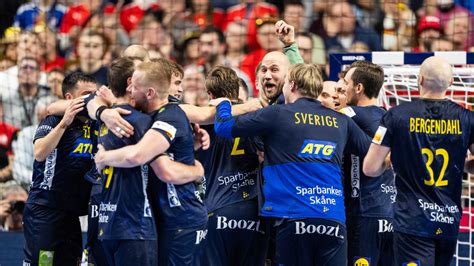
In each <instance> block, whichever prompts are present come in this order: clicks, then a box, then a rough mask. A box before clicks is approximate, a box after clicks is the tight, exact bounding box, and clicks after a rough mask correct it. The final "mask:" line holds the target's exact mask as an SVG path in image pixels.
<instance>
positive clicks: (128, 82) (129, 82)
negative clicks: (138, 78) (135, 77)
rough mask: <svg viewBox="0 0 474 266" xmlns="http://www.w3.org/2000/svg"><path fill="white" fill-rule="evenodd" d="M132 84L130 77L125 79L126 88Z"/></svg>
mask: <svg viewBox="0 0 474 266" xmlns="http://www.w3.org/2000/svg"><path fill="white" fill-rule="evenodd" d="M130 84H132V77H128V78H127V86H130Z"/></svg>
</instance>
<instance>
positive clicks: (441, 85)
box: [24, 21, 474, 266]
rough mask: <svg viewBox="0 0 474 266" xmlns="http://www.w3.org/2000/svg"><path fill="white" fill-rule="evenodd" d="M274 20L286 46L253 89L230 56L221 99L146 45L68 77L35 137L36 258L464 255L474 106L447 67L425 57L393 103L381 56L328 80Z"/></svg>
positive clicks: (278, 259) (150, 261) (213, 85)
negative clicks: (190, 98) (190, 99)
mask: <svg viewBox="0 0 474 266" xmlns="http://www.w3.org/2000/svg"><path fill="white" fill-rule="evenodd" d="M275 27H276V34H277V35H278V36H279V38H280V40H281V41H282V42H283V43H284V44H285V48H284V49H283V52H270V53H268V54H266V55H265V57H264V58H263V60H262V62H261V63H260V65H259V67H258V68H257V71H256V74H257V84H256V85H257V87H259V90H260V94H261V96H260V98H259V99H254V100H251V101H249V102H246V103H240V101H239V97H238V96H239V78H238V76H237V74H236V73H235V71H234V70H232V69H231V68H228V67H223V66H218V67H215V68H214V69H212V70H211V71H210V72H209V73H208V75H207V77H206V80H205V88H206V90H207V92H208V94H209V96H210V98H211V99H213V100H212V101H211V102H212V105H213V106H209V107H196V106H190V105H186V104H180V99H178V98H176V97H175V95H176V86H175V84H176V83H175V82H174V81H175V80H179V79H181V78H182V76H183V70H182V68H181V67H180V66H179V65H177V64H176V63H174V62H170V61H167V60H166V59H157V60H149V59H148V55H147V51H146V50H145V49H144V48H142V47H139V46H131V47H129V49H127V50H126V51H125V52H124V54H123V56H122V57H121V58H119V59H116V60H115V61H113V62H112V64H111V66H110V68H109V70H108V76H107V79H108V88H105V87H101V88H100V89H98V90H97V89H96V87H97V86H96V83H95V80H94V79H93V78H91V77H90V76H87V75H85V74H78V73H74V74H71V75H69V76H67V77H66V78H65V80H64V82H63V84H62V90H63V95H64V98H65V99H66V100H64V101H59V102H56V103H53V104H52V105H51V106H50V107H49V108H48V111H49V113H50V114H51V115H50V116H48V117H47V118H46V119H45V120H43V121H42V122H41V123H40V125H39V126H38V129H37V131H36V135H35V138H34V147H35V162H34V173H33V183H32V186H31V190H30V195H29V198H28V201H27V203H26V207H25V211H24V234H25V239H26V244H25V260H24V265H53V264H54V265H77V264H79V263H80V262H81V257H82V256H83V253H85V257H86V260H87V263H89V264H92V265H134V264H135V265H335V266H339V265H357V266H366V265H450V263H451V260H452V258H453V254H454V251H455V248H456V243H457V236H458V230H459V223H460V219H461V214H462V211H461V210H462V209H461V190H462V175H463V172H464V171H466V172H468V173H474V160H467V161H466V154H467V150H468V149H469V150H471V152H472V151H474V146H472V144H473V143H474V131H473V130H474V116H473V115H472V113H471V112H470V111H468V110H467V109H465V108H463V107H461V106H459V105H457V104H455V103H453V102H452V101H450V100H447V99H445V92H446V89H447V88H448V87H449V86H450V85H451V84H452V82H453V77H452V70H451V65H450V64H449V63H447V62H446V61H445V60H444V59H442V58H438V57H430V58H428V59H427V60H425V61H424V62H423V64H422V65H421V68H420V75H419V79H418V85H419V91H420V96H421V98H420V99H417V100H414V101H413V102H410V103H405V104H402V105H400V106H397V107H393V108H391V109H390V110H389V111H386V110H385V109H384V108H382V107H379V106H377V97H378V94H379V91H380V89H381V88H382V86H383V82H384V73H383V69H382V68H381V67H380V66H378V65H376V64H373V63H371V62H365V61H363V62H355V63H353V64H352V65H350V66H349V67H348V68H347V69H345V70H344V71H343V72H342V73H341V75H340V80H339V81H338V82H323V79H322V77H321V74H320V71H319V70H318V68H317V67H316V66H315V65H310V64H303V63H302V62H303V60H302V58H301V56H300V55H299V53H298V50H297V46H296V45H295V43H294V31H293V28H292V27H291V26H289V25H287V24H286V23H284V22H283V21H279V22H277V23H276V25H275ZM86 214H88V219H89V220H88V232H87V242H86V245H85V249H84V251H83V246H82V236H81V230H80V223H79V216H81V215H86Z"/></svg>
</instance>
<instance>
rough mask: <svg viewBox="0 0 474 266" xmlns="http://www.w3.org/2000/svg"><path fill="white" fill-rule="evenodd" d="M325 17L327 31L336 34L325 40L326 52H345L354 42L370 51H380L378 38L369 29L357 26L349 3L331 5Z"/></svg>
mask: <svg viewBox="0 0 474 266" xmlns="http://www.w3.org/2000/svg"><path fill="white" fill-rule="evenodd" d="M327 15H328V16H327V20H328V25H330V27H329V29H334V31H335V32H336V35H335V36H333V37H330V38H327V39H325V44H326V50H327V51H328V52H333V51H340V52H344V51H347V50H348V49H349V48H350V47H351V46H352V44H353V43H355V42H362V43H365V44H366V45H367V47H369V49H370V51H381V50H382V46H381V41H380V36H379V35H378V34H377V33H376V32H375V31H373V30H371V29H368V28H364V27H361V26H359V25H357V23H356V19H355V16H354V13H353V11H352V8H351V6H350V4H349V3H347V2H338V3H335V4H333V5H332V6H331V7H330V8H329V10H328V14H327Z"/></svg>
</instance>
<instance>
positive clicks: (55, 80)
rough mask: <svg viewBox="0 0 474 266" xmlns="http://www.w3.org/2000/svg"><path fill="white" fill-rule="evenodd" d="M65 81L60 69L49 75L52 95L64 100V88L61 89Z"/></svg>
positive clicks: (52, 71)
mask: <svg viewBox="0 0 474 266" xmlns="http://www.w3.org/2000/svg"><path fill="white" fill-rule="evenodd" d="M63 80H64V72H63V71H62V70H60V69H58V68H55V69H53V70H51V71H50V72H49V73H48V87H49V90H50V92H51V94H52V95H53V96H55V97H57V98H58V99H62V98H63V92H62V87H61V84H62V83H63ZM39 121H41V120H39Z"/></svg>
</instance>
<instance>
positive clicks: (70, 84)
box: [61, 72, 97, 97]
mask: <svg viewBox="0 0 474 266" xmlns="http://www.w3.org/2000/svg"><path fill="white" fill-rule="evenodd" d="M81 81H82V82H90V83H95V84H97V81H96V80H95V78H94V77H93V76H91V75H87V74H84V73H82V72H73V73H71V74H69V75H67V76H66V77H64V80H63V84H62V86H61V87H62V91H63V97H66V93H68V92H69V93H71V92H73V91H74V90H76V89H77V87H76V86H77V83H79V82H81Z"/></svg>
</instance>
